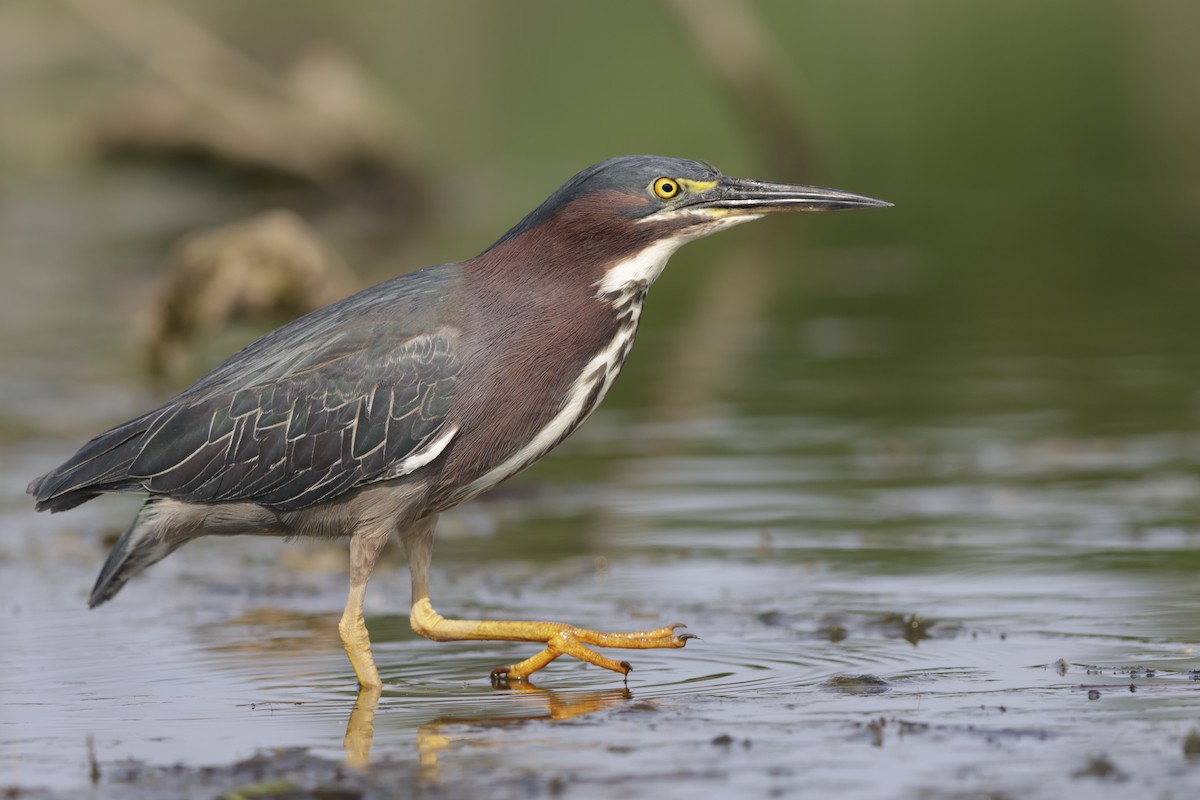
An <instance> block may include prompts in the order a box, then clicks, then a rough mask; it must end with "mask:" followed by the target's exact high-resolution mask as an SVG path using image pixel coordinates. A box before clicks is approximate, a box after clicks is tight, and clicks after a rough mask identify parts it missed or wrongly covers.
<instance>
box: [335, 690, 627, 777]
mask: <svg viewBox="0 0 1200 800" xmlns="http://www.w3.org/2000/svg"><path fill="white" fill-rule="evenodd" d="M496 691H497V692H511V693H513V694H516V695H520V697H521V700H522V701H525V703H526V705H527V708H528V709H529V712H530V713H528V714H521V715H519V716H513V715H512V714H511V708H506V709H505V714H503V715H496V716H492V717H487V716H484V717H469V716H445V717H438V718H437V719H434V720H430V721H429V722H426V723H425V724H423V725H421V727H419V728H417V758H418V759H419V762H420V765H421V780H422V782H425V783H432V782H436V781H437V779H438V756H439V755H440V754H441V752H442V751H443V750H445V749H446V748H447V747H449V746H450V745H451V744H453V743H454V739H455V737H453V736H452V735H450V733H449V732H448V729H449V728H452V727H455V726H463V725H469V726H472V727H493V726H500V725H514V724H515V725H522V724H527V723H529V722H531V721H534V720H546V721H552V722H556V721H560V720H566V719H574V718H575V717H580V716H583V715H584V714H591V713H594V712H596V711H600V710H602V709H605V708H610V707H612V706H615V705H618V704H620V703H624V702H627V701H629V700H631V699H632V698H633V693H632V692H631V691H629V689H628V688H625V687H623V688H620V689H605V690H602V691H595V692H556V691H552V690H549V689H539V688H538V687H537V686H534V685H533V684H532V683H530V682H529V681H522V682H521V683H513V684H509V685H502V686H497V687H496ZM380 695H381V691H380V690H379V689H373V688H363V689H361V690H360V691H359V693H358V698H357V699H356V700H355V702H354V709H353V710H352V711H351V712H350V720H349V722H347V723H346V738H345V739H344V741H343V744H344V746H345V749H346V763H348V764H350V765H351V766H356V767H362V766H366V765H367V764H369V763H370V760H371V741H372V739H373V738H374V735H375V710H376V708H377V707H378V705H379V698H380ZM464 736H465V734H464ZM460 738H461V737H460Z"/></svg>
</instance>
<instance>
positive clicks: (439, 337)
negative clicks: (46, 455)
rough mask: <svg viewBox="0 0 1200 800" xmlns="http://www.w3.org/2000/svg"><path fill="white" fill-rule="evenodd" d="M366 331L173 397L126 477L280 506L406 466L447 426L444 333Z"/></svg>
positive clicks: (319, 497) (441, 441)
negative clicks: (259, 376)
mask: <svg viewBox="0 0 1200 800" xmlns="http://www.w3.org/2000/svg"><path fill="white" fill-rule="evenodd" d="M372 338H373V339H375V341H368V342H364V343H363V345H362V346H359V347H351V348H342V349H341V350H340V352H333V353H330V352H329V351H328V350H325V351H323V352H322V353H321V356H322V358H323V360H322V362H321V363H318V364H315V365H312V366H301V367H300V368H299V369H295V370H294V371H292V372H291V373H290V374H288V375H286V376H284V377H281V378H279V379H277V380H275V381H273V382H271V383H266V384H260V385H257V386H250V387H247V388H242V389H236V390H232V391H225V392H217V393H215V394H201V395H200V396H199V397H196V398H194V399H192V398H186V397H184V398H180V402H177V403H176V404H175V405H174V406H173V407H168V408H167V409H165V413H164V414H163V415H162V416H161V417H160V418H159V419H157V420H156V421H155V422H154V423H153V424H152V425H151V426H150V428H149V429H148V430H147V431H146V433H145V434H144V436H143V437H142V441H141V447H140V452H139V453H138V455H137V457H136V458H135V459H134V460H133V463H132V464H131V465H130V466H129V471H128V474H129V476H130V477H131V478H133V479H135V480H137V481H138V482H139V483H140V484H141V485H142V486H143V487H144V488H146V489H148V490H149V491H150V492H152V493H155V494H165V495H169V496H171V497H177V498H180V499H183V500H189V501H198V502H221V501H230V500H252V501H254V502H256V503H260V504H262V505H265V506H270V507H272V508H277V509H280V510H285V511H286V510H294V509H298V508H304V507H305V506H310V505H313V504H316V503H320V502H323V501H325V500H329V499H331V498H333V497H336V496H337V495H339V494H341V493H342V492H345V491H346V490H348V489H350V488H352V487H354V486H358V485H360V484H363V483H370V482H373V481H378V480H385V479H388V478H393V477H397V476H399V475H403V474H406V473H407V472H411V471H412V470H413V469H415V468H416V467H419V466H421V465H422V464H423V463H425V461H427V460H430V459H431V458H432V457H434V456H436V452H435V451H436V450H440V448H441V447H444V446H445V444H446V443H448V441H449V437H450V436H452V435H453V431H452V430H451V431H445V430H444V428H445V425H444V423H445V418H446V413H447V412H448V411H449V408H450V403H451V401H452V399H453V397H454V390H455V387H456V385H457V383H458V373H459V364H458V361H457V359H456V358H455V355H454V342H453V337H452V335H449V334H447V333H444V332H443V333H438V334H422V335H419V336H415V337H412V338H409V339H407V340H406V341H403V343H400V344H398V345H396V344H390V343H389V344H387V345H385V344H384V342H383V341H380V340H381V339H382V340H385V337H378V338H376V337H372Z"/></svg>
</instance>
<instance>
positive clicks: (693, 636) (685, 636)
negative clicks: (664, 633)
mask: <svg viewBox="0 0 1200 800" xmlns="http://www.w3.org/2000/svg"><path fill="white" fill-rule="evenodd" d="M675 638H676V639H679V641H681V642H686V641H687V640H688V639H699V638H700V637H699V636H697V635H696V634H694V633H681V634H679V635H678V636H676V637H675Z"/></svg>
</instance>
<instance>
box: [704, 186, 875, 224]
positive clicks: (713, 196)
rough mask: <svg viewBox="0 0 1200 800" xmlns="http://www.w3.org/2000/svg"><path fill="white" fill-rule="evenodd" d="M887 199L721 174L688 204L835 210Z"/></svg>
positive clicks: (737, 209) (751, 210)
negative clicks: (707, 188)
mask: <svg viewBox="0 0 1200 800" xmlns="http://www.w3.org/2000/svg"><path fill="white" fill-rule="evenodd" d="M890 205H891V203H888V202H885V201H883V200H876V199H875V198H873V197H866V196H865V195H861V194H851V193H850V192H843V191H840V190H838V189H826V188H825V187H823V186H803V185H800V184H792V183H769V182H767V181H755V180H749V179H747V178H725V177H722V178H721V179H720V180H719V181H718V182H717V185H716V186H715V187H713V188H712V190H711V191H710V192H708V193H706V195H702V196H701V197H700V198H698V200H697V202H695V203H689V204H688V207H689V208H714V209H716V208H720V209H726V210H728V211H730V212H731V213H733V214H738V215H740V214H756V215H757V214H766V213H770V212H774V211H839V210H841V209H845V208H880V207H883V206H890Z"/></svg>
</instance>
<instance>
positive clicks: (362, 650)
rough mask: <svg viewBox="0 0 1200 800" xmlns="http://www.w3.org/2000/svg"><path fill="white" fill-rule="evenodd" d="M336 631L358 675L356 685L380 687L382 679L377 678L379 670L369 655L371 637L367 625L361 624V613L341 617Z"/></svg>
mask: <svg viewBox="0 0 1200 800" xmlns="http://www.w3.org/2000/svg"><path fill="white" fill-rule="evenodd" d="M338 633H339V634H340V635H341V637H342V646H343V647H344V648H346V655H347V656H348V657H349V658H350V666H352V667H354V674H355V675H357V676H358V685H359V687H360V688H362V689H380V688H381V687H382V686H383V681H381V680H379V670H378V669H376V668H375V659H374V657H372V655H371V639H370V637H368V636H367V626H366V625H365V624H363V619H362V615H361V614H360V615H358V616H357V617H354V616H352V617H350V618H349V619H347V618H343V619H342V621H341V622H340V623H339V624H338Z"/></svg>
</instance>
